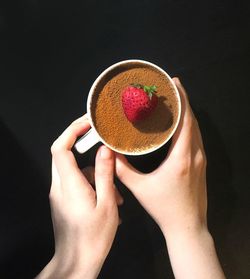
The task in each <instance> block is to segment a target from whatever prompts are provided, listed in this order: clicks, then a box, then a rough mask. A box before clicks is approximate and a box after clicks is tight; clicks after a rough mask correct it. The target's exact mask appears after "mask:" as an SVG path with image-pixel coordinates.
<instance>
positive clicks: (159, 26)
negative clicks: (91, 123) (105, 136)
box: [0, 0, 250, 279]
mask: <svg viewBox="0 0 250 279" xmlns="http://www.w3.org/2000/svg"><path fill="white" fill-rule="evenodd" d="M249 17H250V9H249V4H248V2H247V1H245V2H243V1H226V0H224V1H222V0H218V1H215V0H211V1H177V0H175V1H170V0H165V1H149V0H148V1H146V0H144V1H130V0H126V1H90V0H88V1H79V2H77V1H74V3H73V2H69V1H67V2H66V1H38V0H34V1H27V0H26V1H5V3H4V1H1V3H0V32H1V39H0V40H1V41H0V51H1V52H0V79H1V81H0V124H1V126H0V129H1V153H0V154H1V156H0V158H1V159H0V160H1V161H0V162H1V171H0V178H1V180H0V181H1V188H0V189H1V190H0V191H1V192H0V209H1V210H0V214H1V216H0V218H1V219H0V220H1V223H0V224H1V227H0V236H1V237H0V278H3V279H4V278H21V279H22V278H32V277H34V276H35V274H37V273H38V272H39V271H40V270H41V269H42V267H43V266H44V265H45V264H46V263H47V262H48V260H49V259H50V257H51V255H52V254H53V245H54V244H53V231H52V225H51V220H50V212H49V202H48V198H47V197H48V192H49V188H50V151H49V149H50V145H51V144H52V142H53V140H54V139H55V138H56V137H57V136H58V135H59V134H60V133H61V132H62V130H63V129H64V128H65V127H66V126H67V125H68V124H69V123H70V122H71V121H72V120H74V119H75V118H77V117H78V116H80V115H82V114H83V113H85V102H86V97H87V94H88V90H89V88H90V86H91V84H92V82H93V81H94V80H95V78H96V77H97V76H98V74H99V73H100V72H101V71H102V70H104V69H105V68H106V67H107V66H109V65H111V64H112V63H114V62H117V61H120V60H124V59H128V58H141V59H145V60H148V61H151V62H153V63H156V64H158V65H159V66H161V67H162V68H164V69H165V70H166V71H167V72H168V73H169V74H170V75H171V76H179V77H180V78H181V80H182V82H183V84H184V85H185V87H186V88H187V90H188V92H189V97H190V102H191V104H192V107H193V108H194V111H195V113H196V115H197V118H198V119H199V123H200V127H201V130H202V134H203V138H204V143H205V148H206V151H207V157H208V196H209V210H208V219H209V228H210V230H211V232H212V234H213V236H214V238H215V241H216V246H217V250H218V254H219V257H220V261H221V263H222V266H223V269H224V270H225V273H226V274H227V277H228V278H240V279H249V278H250V265H249V264H250V261H249V259H250V203H249V197H250V183H249V180H250V179H249V155H250V152H249V142H250V122H249V115H248V114H249V101H250V98H249V94H250V79H249V62H250V55H249V54H250V39H249V30H250V28H249V27H250V24H249V22H250V21H249ZM165 149H166V148H163V149H162V150H160V151H159V152H158V153H156V154H152V155H150V156H147V157H145V158H144V160H142V158H136V159H135V161H134V162H133V163H134V164H135V165H136V166H138V167H139V168H140V169H141V170H144V171H149V170H151V169H153V168H154V167H156V166H157V164H159V162H160V161H161V160H162V158H163V157H164V154H165V152H166V151H165ZM94 153H95V150H92V151H91V152H89V153H87V154H86V155H84V156H82V157H81V160H80V161H81V164H82V165H87V164H92V163H93V159H94ZM119 187H120V189H121V192H122V193H123V195H124V196H125V204H124V206H123V208H122V210H121V211H122V212H121V215H122V218H123V224H122V226H121V227H120V228H119V230H118V233H117V237H116V240H115V243H114V245H113V247H112V250H111V253H110V255H109V257H108V258H107V260H106V263H105V265H104V267H103V270H102V272H101V274H100V276H99V278H109V279H112V278H143V279H145V278H150V279H154V278H159V279H161V278H173V275H172V272H171V267H170V265H169V260H168V257H167V253H166V247H165V244H164V241H163V237H162V235H161V233H160V231H159V229H158V228H157V226H156V225H155V224H154V222H153V221H152V220H151V219H150V218H149V216H148V215H147V214H146V213H145V212H144V211H143V209H142V208H141V207H140V206H139V204H138V202H137V201H136V200H135V199H134V198H133V197H132V196H131V194H130V193H129V192H128V191H127V190H126V189H125V188H124V187H123V186H122V185H119Z"/></svg>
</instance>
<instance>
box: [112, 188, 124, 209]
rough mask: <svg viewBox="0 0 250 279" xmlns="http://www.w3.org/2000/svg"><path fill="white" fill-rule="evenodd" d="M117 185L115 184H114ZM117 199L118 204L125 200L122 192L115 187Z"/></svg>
mask: <svg viewBox="0 0 250 279" xmlns="http://www.w3.org/2000/svg"><path fill="white" fill-rule="evenodd" d="M114 187H115V185H114ZM115 199H116V203H117V205H122V204H123V202H124V200H123V197H122V195H121V194H120V192H119V190H118V189H117V188H116V187H115Z"/></svg>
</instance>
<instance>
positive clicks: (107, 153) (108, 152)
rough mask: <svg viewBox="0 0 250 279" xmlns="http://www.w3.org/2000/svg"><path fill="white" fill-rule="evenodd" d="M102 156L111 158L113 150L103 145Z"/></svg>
mask: <svg viewBox="0 0 250 279" xmlns="http://www.w3.org/2000/svg"><path fill="white" fill-rule="evenodd" d="M100 152H101V158H102V159H111V158H112V151H111V150H110V149H109V148H108V147H106V146H104V145H103V146H102V147H101V151H100Z"/></svg>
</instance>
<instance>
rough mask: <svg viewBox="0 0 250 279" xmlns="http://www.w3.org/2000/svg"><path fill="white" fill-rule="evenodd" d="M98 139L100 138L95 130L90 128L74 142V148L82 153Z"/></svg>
mask: <svg viewBox="0 0 250 279" xmlns="http://www.w3.org/2000/svg"><path fill="white" fill-rule="evenodd" d="M99 141H100V138H99V136H98V134H97V133H96V131H95V130H94V129H93V128H91V129H90V130H89V131H88V132H87V133H86V134H84V135H83V136H82V137H81V138H80V139H79V140H78V141H77V142H76V143H75V149H76V150H77V151H78V152H79V153H84V152H86V151H88V150H89V149H90V148H91V147H93V146H94V145H95V144H97V143H98V142H99Z"/></svg>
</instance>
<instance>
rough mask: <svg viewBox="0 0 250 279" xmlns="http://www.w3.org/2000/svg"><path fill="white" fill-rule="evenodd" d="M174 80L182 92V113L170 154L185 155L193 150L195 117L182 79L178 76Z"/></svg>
mask: <svg viewBox="0 0 250 279" xmlns="http://www.w3.org/2000/svg"><path fill="white" fill-rule="evenodd" d="M173 81H174V83H175V84H176V86H177V89H178V91H179V93H180V98H181V107H182V113H181V118H180V122H179V125H178V127H177V130H176V132H175V133H174V135H173V138H172V144H171V147H170V150H169V154H168V156H170V155H178V156H183V154H186V153H187V152H191V148H192V140H193V127H194V124H195V117H194V114H193V112H192V109H191V107H190V105H189V101H188V97H187V94H186V91H185V89H184V87H183V86H182V84H181V83H180V80H179V79H178V78H173Z"/></svg>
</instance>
